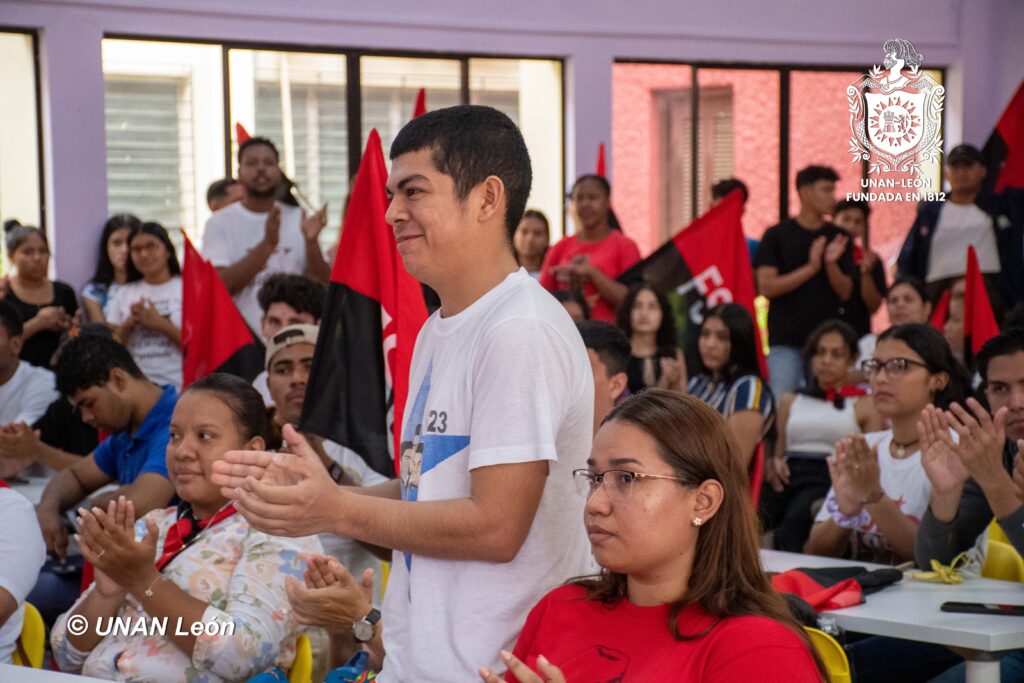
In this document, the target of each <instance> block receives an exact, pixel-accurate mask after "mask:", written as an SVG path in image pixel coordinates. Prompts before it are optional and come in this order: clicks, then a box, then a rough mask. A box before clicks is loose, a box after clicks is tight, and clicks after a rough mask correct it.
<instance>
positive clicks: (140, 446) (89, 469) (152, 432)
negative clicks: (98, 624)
mask: <svg viewBox="0 0 1024 683" xmlns="http://www.w3.org/2000/svg"><path fill="white" fill-rule="evenodd" d="M57 389H58V390H59V391H60V392H61V394H62V395H64V396H66V397H67V398H68V399H70V401H71V403H72V404H73V405H74V406H75V407H76V408H77V409H78V410H79V411H80V412H81V414H82V419H83V420H85V421H86V422H87V423H89V424H91V425H93V426H95V427H97V428H98V429H103V430H105V431H108V432H110V434H111V435H110V436H109V437H107V439H106V440H105V441H104V442H103V443H101V444H100V445H99V446H97V447H96V450H95V451H93V452H92V453H91V454H90V455H88V456H86V457H84V458H80V459H79V460H78V461H77V462H75V463H74V464H73V465H71V466H70V467H66V468H64V469H63V470H61V471H60V472H57V473H56V474H55V475H54V476H53V478H52V479H51V480H50V482H49V483H48V484H47V485H46V489H45V490H44V491H43V495H42V498H41V500H40V501H39V505H38V506H37V507H36V515H37V517H38V518H39V526H40V528H41V529H42V532H43V538H44V540H45V541H46V549H47V551H49V553H50V554H51V555H53V556H54V557H55V558H56V559H55V560H54V561H51V562H48V563H47V567H46V568H45V569H44V570H43V572H42V573H41V574H40V576H39V582H38V583H37V584H36V588H35V590H34V591H33V592H32V594H31V595H30V596H29V600H30V601H31V602H32V603H33V604H34V605H36V607H38V608H39V611H40V612H42V614H43V617H44V619H46V621H47V623H50V622H52V620H53V618H55V617H56V616H57V615H58V614H60V613H61V612H63V611H64V610H66V609H67V608H68V605H70V604H71V603H72V602H73V601H74V599H75V598H76V597H78V584H79V577H78V576H76V575H75V574H76V572H75V571H73V569H74V567H75V566H77V565H80V560H81V558H80V557H78V558H69V557H68V555H67V549H68V534H67V528H66V526H65V522H64V518H63V514H64V512H65V510H68V509H69V508H72V507H74V506H76V505H78V504H80V503H82V502H83V501H84V500H85V499H86V498H87V497H88V496H90V495H92V494H93V493H94V492H96V491H97V490H99V489H100V488H102V487H104V486H107V485H109V484H113V483H115V482H116V483H117V484H118V485H119V486H120V488H118V489H117V490H116V491H113V492H111V493H106V494H103V495H100V496H97V497H96V498H94V499H93V503H95V504H98V505H101V506H103V505H106V504H107V502H109V501H111V500H114V499H116V498H117V497H118V496H120V495H124V496H125V497H127V498H128V499H129V500H131V501H132V503H133V504H134V505H135V509H136V510H137V511H138V512H139V514H144V513H146V512H149V511H150V510H152V509H154V508H158V507H163V506H164V505H166V504H167V502H168V501H169V500H170V499H171V497H172V496H173V495H174V488H173V487H172V486H171V483H170V481H168V479H167V459H166V455H165V454H166V450H167V425H168V423H169V422H170V418H171V412H172V411H173V410H174V402H175V401H176V400H177V392H176V391H175V389H174V387H166V388H164V389H161V388H160V387H158V386H156V385H155V384H153V383H152V382H150V381H149V380H147V379H146V378H145V377H144V376H143V374H142V371H141V370H139V367H138V366H137V365H136V364H135V361H134V360H132V357H131V355H130V354H129V353H128V351H127V349H125V348H124V347H123V346H121V345H120V344H118V343H117V342H115V341H114V340H112V339H104V338H102V337H98V336H90V337H79V338H77V339H73V340H71V341H70V342H68V343H67V345H66V346H65V347H64V348H63V349H62V350H61V353H60V355H59V356H58V358H57ZM68 560H71V562H70V567H69V562H68Z"/></svg>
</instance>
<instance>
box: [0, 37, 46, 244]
mask: <svg viewBox="0 0 1024 683" xmlns="http://www.w3.org/2000/svg"><path fill="white" fill-rule="evenodd" d="M0 33H16V34H20V35H27V36H29V37H30V38H31V39H32V69H33V72H34V73H33V74H32V84H33V88H34V89H35V107H36V117H35V118H36V165H37V167H38V169H39V173H38V177H37V178H36V183H38V185H39V226H38V227H40V228H42V229H43V230H44V231H46V232H47V233H48V232H49V230H48V228H47V226H48V225H49V221H48V220H47V210H46V208H47V194H46V156H45V152H46V146H45V145H44V144H43V79H42V61H41V59H40V53H39V31H38V30H36V29H34V28H28V27H25V26H8V25H6V24H0ZM50 237H51V238H52V237H53V235H50Z"/></svg>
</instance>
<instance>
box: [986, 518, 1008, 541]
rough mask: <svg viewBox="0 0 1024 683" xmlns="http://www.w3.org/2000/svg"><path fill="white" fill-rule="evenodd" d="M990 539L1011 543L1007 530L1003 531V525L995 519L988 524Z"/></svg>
mask: <svg viewBox="0 0 1024 683" xmlns="http://www.w3.org/2000/svg"><path fill="white" fill-rule="evenodd" d="M988 540H990V541H999V542H1000V543H1005V544H1006V545H1011V544H1010V539H1009V538H1008V537H1007V536H1006V532H1004V531H1003V527H1001V526H999V522H997V521H996V520H995V519H993V520H992V523H991V524H989V525H988Z"/></svg>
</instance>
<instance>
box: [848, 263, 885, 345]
mask: <svg viewBox="0 0 1024 683" xmlns="http://www.w3.org/2000/svg"><path fill="white" fill-rule="evenodd" d="M862 277H863V276H862V275H861V273H860V264H859V263H858V264H857V267H856V268H855V269H854V273H853V296H851V297H850V300H849V301H847V302H846V303H845V304H843V305H842V306H840V309H839V310H840V313H841V315H840V318H842V320H844V321H845V322H847V323H849V325H850V327H852V328H853V329H854V330H856V332H857V337H863V336H864V335H866V334H870V333H871V313H870V312H869V311H868V305H867V304H866V303H864V297H863V296H861V293H860V285H861V278H862ZM871 279H872V280H874V281H875V288H876V289H878V293H879V294H881V295H882V298H885V293H886V286H885V268H883V267H882V261H881V259H879V260H878V261H875V265H874V266H873V267H872V268H871Z"/></svg>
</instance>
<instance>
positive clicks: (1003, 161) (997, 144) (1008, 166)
mask: <svg viewBox="0 0 1024 683" xmlns="http://www.w3.org/2000/svg"><path fill="white" fill-rule="evenodd" d="M984 153H985V156H986V158H987V161H988V172H989V180H994V182H995V191H996V192H1002V191H1003V190H1005V189H1006V188H1008V187H1017V188H1024V82H1022V83H1021V84H1020V87H1019V88H1017V92H1016V93H1015V94H1014V96H1013V98H1012V99H1011V100H1010V104H1008V105H1007V106H1006V111H1004V112H1003V115H1002V116H1001V117H1000V118H999V123H997V124H996V127H995V130H993V131H992V135H991V136H990V137H989V139H988V142H986V143H985V150H984Z"/></svg>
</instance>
